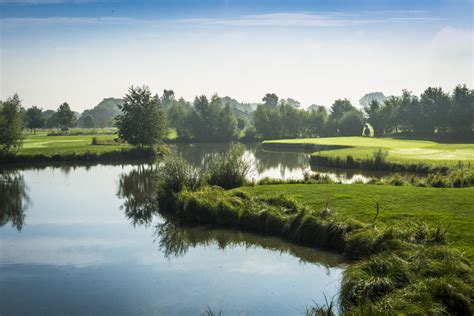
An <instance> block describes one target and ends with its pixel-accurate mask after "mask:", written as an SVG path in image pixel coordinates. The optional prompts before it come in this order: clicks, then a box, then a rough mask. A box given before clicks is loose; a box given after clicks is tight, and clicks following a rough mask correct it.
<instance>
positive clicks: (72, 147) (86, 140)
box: [18, 133, 131, 156]
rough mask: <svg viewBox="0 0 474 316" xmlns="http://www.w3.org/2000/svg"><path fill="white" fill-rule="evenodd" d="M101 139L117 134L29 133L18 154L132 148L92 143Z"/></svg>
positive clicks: (50, 153) (110, 138)
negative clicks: (49, 134) (61, 134)
mask: <svg viewBox="0 0 474 316" xmlns="http://www.w3.org/2000/svg"><path fill="white" fill-rule="evenodd" d="M93 137H97V138H98V139H99V140H112V139H114V138H116V137H117V135H104V134H102V135H101V134H97V135H76V136H46V133H38V134H36V135H33V134H29V135H27V136H26V138H25V139H24V140H23V147H22V148H21V149H20V150H19V151H18V155H38V154H40V155H45V156H52V155H62V154H73V153H75V154H81V153H85V152H91V153H104V152H111V151H116V150H121V149H123V148H131V146H130V145H122V144H118V145H92V138H93Z"/></svg>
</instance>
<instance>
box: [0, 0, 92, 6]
mask: <svg viewBox="0 0 474 316" xmlns="http://www.w3.org/2000/svg"><path fill="white" fill-rule="evenodd" d="M92 2H97V0H0V5H9V4H13V5H47V4H83V3H92Z"/></svg>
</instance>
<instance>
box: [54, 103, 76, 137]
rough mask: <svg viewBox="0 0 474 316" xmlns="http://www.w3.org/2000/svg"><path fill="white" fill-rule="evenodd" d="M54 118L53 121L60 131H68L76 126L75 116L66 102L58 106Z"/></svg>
mask: <svg viewBox="0 0 474 316" xmlns="http://www.w3.org/2000/svg"><path fill="white" fill-rule="evenodd" d="M55 116H56V118H55V120H56V122H57V124H58V126H59V127H61V129H62V130H68V129H69V128H71V127H73V126H75V125H76V116H75V115H74V112H73V111H72V110H71V108H70V107H69V104H67V103H66V102H64V103H63V104H61V105H60V106H59V108H58V110H57V111H56V115H55Z"/></svg>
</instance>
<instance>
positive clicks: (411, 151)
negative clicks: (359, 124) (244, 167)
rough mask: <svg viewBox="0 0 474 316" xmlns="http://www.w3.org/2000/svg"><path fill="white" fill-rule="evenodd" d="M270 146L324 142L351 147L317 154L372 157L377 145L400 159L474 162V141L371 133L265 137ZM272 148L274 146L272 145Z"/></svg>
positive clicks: (443, 162) (410, 161) (389, 158)
mask: <svg viewBox="0 0 474 316" xmlns="http://www.w3.org/2000/svg"><path fill="white" fill-rule="evenodd" d="M264 144H266V145H267V146H272V145H278V146H284V145H285V144H291V145H302V146H304V145H321V146H343V147H347V148H339V149H328V150H324V148H323V150H321V151H320V152H318V153H313V155H322V156H326V157H347V156H348V155H351V156H352V157H354V158H355V159H367V158H371V157H372V155H373V152H374V150H375V149H377V148H384V149H386V150H387V151H388V153H389V156H388V160H389V161H392V162H400V163H429V164H432V165H448V166H453V165H456V164H457V163H458V162H459V161H462V162H464V163H474V144H442V143H437V142H434V141H427V140H407V139H396V138H368V137H326V138H303V139H283V140H270V141H265V142H264ZM269 148H271V147H269Z"/></svg>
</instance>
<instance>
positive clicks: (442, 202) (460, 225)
mask: <svg viewBox="0 0 474 316" xmlns="http://www.w3.org/2000/svg"><path fill="white" fill-rule="evenodd" d="M239 190H243V191H245V192H247V193H250V194H254V195H257V196H264V197H270V196H275V195H279V194H283V195H285V196H287V197H292V198H294V199H295V200H296V201H297V202H299V203H301V205H304V206H307V207H309V208H311V209H315V210H321V209H323V208H324V207H325V205H326V203H327V202H329V209H330V210H331V211H333V212H335V218H336V220H338V219H340V220H345V219H348V218H353V219H356V220H359V221H362V222H364V223H370V224H372V223H375V224H376V226H378V227H379V228H386V227H388V226H390V225H401V226H405V225H417V224H418V223H421V222H424V223H426V224H428V225H431V226H434V227H436V226H437V225H438V223H439V224H440V225H441V226H442V227H443V228H448V225H449V228H448V244H449V245H451V246H454V247H455V248H457V249H459V250H461V251H464V252H465V253H466V257H467V258H468V259H469V260H470V261H471V262H474V188H462V189H438V188H420V187H412V186H406V187H396V186H377V185H362V184H352V185H342V184H282V185H261V186H253V187H244V188H240V189H239ZM377 203H379V206H380V213H379V215H378V217H377V220H376V221H374V218H375V215H376V204H377Z"/></svg>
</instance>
